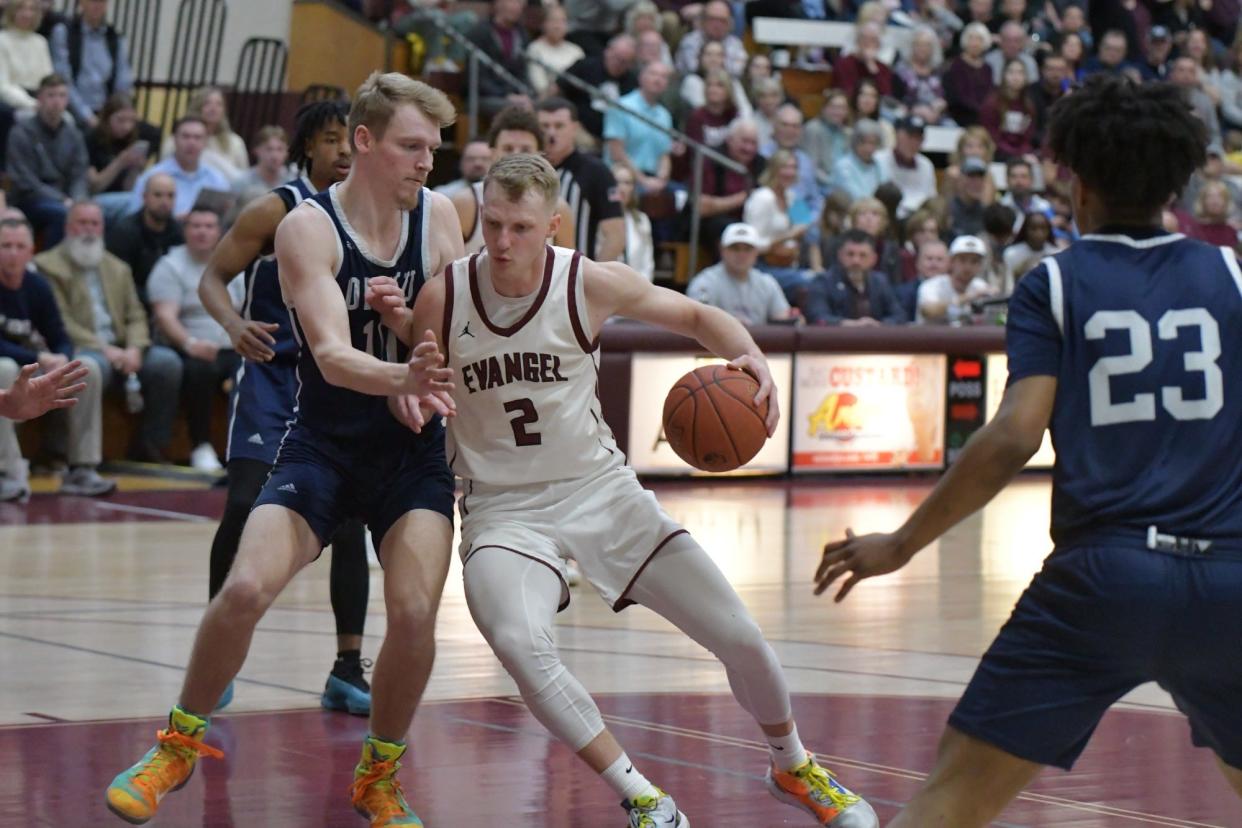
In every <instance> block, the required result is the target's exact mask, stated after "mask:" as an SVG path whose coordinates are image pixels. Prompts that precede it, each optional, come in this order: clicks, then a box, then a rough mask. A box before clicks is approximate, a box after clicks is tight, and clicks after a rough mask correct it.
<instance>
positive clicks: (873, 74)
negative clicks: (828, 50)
mask: <svg viewBox="0 0 1242 828" xmlns="http://www.w3.org/2000/svg"><path fill="white" fill-rule="evenodd" d="M832 78H833V84H834V85H835V86H836V87H837V88H838V89H844V90H845V92H846V94H847V95H853V94H854V90H855V89H856V88H857V87H858V82H859V81H860V80H862V79H863V78H870V79H871V80H873V81H875V85H876V87H877V88H878V89H879V90H880V94H881V95H884V96H889V95H892V94H893V70H892V69H890V68H889V67H888V66H887V65H886V64H885V63H883V62H882V61H881V60H880V28H879V27H878V26H876V25H875V24H874V23H865V24H863V25H862V26H859V27H858V32H857V34H856V35H855V37H854V51H852V52H850V53H849V54H844V55H842V56H841V57H839V58H837V62H836V65H835V66H833V67H832Z"/></svg>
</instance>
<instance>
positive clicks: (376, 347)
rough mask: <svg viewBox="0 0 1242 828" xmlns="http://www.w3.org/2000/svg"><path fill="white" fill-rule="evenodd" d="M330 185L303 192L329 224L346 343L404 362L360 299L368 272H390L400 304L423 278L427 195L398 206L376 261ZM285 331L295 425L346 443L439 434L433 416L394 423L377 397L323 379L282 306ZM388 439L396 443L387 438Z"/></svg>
mask: <svg viewBox="0 0 1242 828" xmlns="http://www.w3.org/2000/svg"><path fill="white" fill-rule="evenodd" d="M337 186H338V185H336V184H333V185H332V186H331V187H329V188H328V189H327V190H324V191H323V192H321V193H317V194H316V195H313V196H311V197H310V198H308V199H307V202H308V203H310V204H312V205H313V206H315V207H316V208H318V209H320V210H322V211H323V212H324V213H325V214H326V215H327V216H328V218H329V219H331V220H332V224H333V226H334V227H335V228H336V240H337V250H338V261H339V262H340V266H339V267H338V268H337V271H336V283H337V286H338V287H339V288H340V290H341V296H342V297H343V298H344V300H345V306H346V308H347V309H348V311H349V333H350V339H351V342H352V343H353V346H354V347H355V348H357V349H358V350H360V351H365V352H366V353H368V354H370V355H371V356H373V357H375V358H377V359H382V360H384V361H386V362H406V361H407V360H408V359H409V358H410V349H409V348H408V347H407V346H406V345H404V344H403V343H402V342H401V341H400V340H399V339H397V337H396V335H394V334H393V333H392V331H390V330H388V329H387V328H385V327H384V325H383V323H382V322H381V321H380V316H379V314H378V313H376V312H375V311H374V310H372V309H371V307H370V306H369V305H367V303H366V285H367V281H368V280H370V279H371V278H372V277H375V276H391V277H392V278H393V279H395V280H396V281H397V284H399V285H401V287H402V289H403V290H404V291H405V298H406V304H407V305H409V306H410V307H413V305H414V298H415V297H416V296H417V295H418V291H419V290H420V289H421V288H422V286H423V283H424V282H425V281H426V279H427V275H428V270H429V267H430V264H429V262H428V260H427V256H428V255H429V248H428V244H427V224H428V222H427V197H426V194H425V193H423V194H421V195H420V197H419V203H418V206H417V207H415V208H414V209H413V210H410V211H409V212H406V213H403V214H402V218H401V222H402V228H401V241H400V242H399V243H398V245H397V252H396V254H395V255H394V257H393V258H392V259H391V260H388V261H384V260H382V259H379V258H378V257H376V256H375V255H374V254H372V253H371V252H370V251H369V250H368V249H367V248H366V243H365V242H364V241H362V239H361V238H360V237H359V236H358V234H357V233H355V232H354V230H353V228H352V227H351V226H350V224H349V219H348V218H347V217H346V216H345V213H344V211H343V210H342V209H341V205H340V202H338V201H337V198H336V191H337ZM290 314H291V316H292V319H293V330H294V334H295V336H297V338H298V344H299V346H301V347H300V350H299V353H298V380H299V387H298V403H297V405H298V407H297V424H298V425H299V426H303V427H305V428H307V429H309V430H311V431H312V432H314V433H316V434H320V435H323V436H327V437H330V438H335V439H338V440H341V441H345V442H348V443H350V444H359V443H365V444H370V445H374V444H376V443H390V444H391V445H394V446H396V445H400V444H404V443H406V442H408V441H409V440H411V439H422V440H430V439H432V438H434V437H437V436H439V435H440V432H441V428H440V425H439V423H438V422H437V423H436V424H435V425H434V426H433V427H431V428H424V429H423V431H422V433H421V435H415V434H414V432H412V431H410V430H409V429H407V428H406V427H405V426H403V425H401V424H400V423H398V422H397V421H396V419H394V418H393V416H392V414H391V413H390V412H389V411H388V404H387V401H386V400H385V398H384V397H376V396H371V395H369V394H359V393H358V392H357V391H351V390H349V389H347V388H342V387H339V386H335V385H332V384H330V383H329V382H328V381H327V380H325V379H324V378H323V374H322V373H321V372H320V371H319V366H318V365H317V364H316V363H315V357H314V355H313V354H312V353H311V350H310V347H309V346H307V345H306V337H305V335H304V333H303V330H302V326H301V324H300V323H299V321H298V312H297V308H292V309H290ZM391 441H396V442H391Z"/></svg>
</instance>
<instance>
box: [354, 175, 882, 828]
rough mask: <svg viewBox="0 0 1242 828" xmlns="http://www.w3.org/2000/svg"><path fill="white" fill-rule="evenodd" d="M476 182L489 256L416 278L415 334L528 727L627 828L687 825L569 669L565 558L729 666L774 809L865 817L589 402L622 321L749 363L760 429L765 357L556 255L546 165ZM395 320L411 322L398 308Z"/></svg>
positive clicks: (651, 289)
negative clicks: (446, 416)
mask: <svg viewBox="0 0 1242 828" xmlns="http://www.w3.org/2000/svg"><path fill="white" fill-rule="evenodd" d="M485 182H486V184H485V187H484V201H483V235H484V237H485V240H486V249H485V250H484V251H483V252H481V253H478V254H475V255H474V256H471V257H469V258H463V259H460V260H458V261H456V262H454V263H453V265H452V266H451V267H450V268H448V270H446V271H445V276H444V278H442V279H436V280H434V281H432V282H430V283H428V285H427V287H426V288H425V289H424V290H423V292H422V293H421V294H420V295H419V297H418V301H417V303H416V304H415V307H414V319H413V320H412V322H413V326H412V328H408V329H407V330H408V333H407V335H408V336H412V333H413V331H424V330H428V329H431V330H434V331H435V332H436V334H437V337H438V339H439V341H440V342H441V345H442V348H443V349H444V352H445V355H446V357H447V359H448V366H449V368H450V369H451V370H452V371H453V378H454V384H455V386H456V393H455V395H454V396H455V400H456V405H457V415H456V417H455V418H454V419H453V421H452V422H451V423H450V425H449V434H448V451H449V456H450V457H451V458H452V460H451V463H452V466H453V470H454V471H455V472H456V473H457V474H458V475H459V476H460V477H461V478H463V480H464V485H465V489H464V491H465V494H464V496H463V497H462V498H461V501H460V502H459V504H458V506H459V510H460V513H461V518H462V538H461V547H460V550H461V556H462V559H463V561H464V577H465V591H466V600H467V602H468V604H469V606H470V612H471V614H472V615H473V616H474V620H475V622H476V623H477V624H478V626H479V629H480V630H481V631H482V633H483V635H484V636H485V637H486V638H487V640H488V643H489V644H490V645H491V647H492V649H493V650H494V651H495V653H496V655H497V657H499V659H500V661H501V663H503V664H504V666H505V669H506V670H508V671H509V674H510V675H511V676H513V679H514V680H515V681H516V682H517V685H518V688H519V690H520V691H521V694H522V698H523V699H525V701H526V703H527V705H528V706H529V708H530V710H531V712H532V713H533V714H534V715H535V717H536V718H538V719H539V721H540V722H542V723H543V725H544V726H545V727H547V728H548V730H550V731H551V732H552V733H553V734H555V735H556V736H557V737H558V738H559V739H560V740H561V741H562V742H564V743H565V744H566V745H568V746H569V747H570V749H572V750H574V751H575V752H577V754H578V756H580V757H581V758H582V760H583V761H584V762H586V763H587V765H589V766H590V767H591V769H592V770H593V771H595V772H596V773H598V774H599V775H600V776H601V777H603V779H604V781H605V782H606V783H607V784H608V785H609V786H611V787H612V789H613V790H614V791H615V792H616V794H617V796H618V798H620V799H621V800H623V805H624V807H625V808H626V810H627V812H628V823H627V824H628V825H629V826H631V828H638V826H657V825H658V826H665V825H668V826H682V827H683V828H684V826H687V825H689V820H688V819H687V818H686V817H685V816H684V815H683V814H682V813H681V812H680V811H678V809H677V806H676V804H674V802H673V798H672V797H671V796H669V795H668V794H666V793H665V792H664V791H662V790H660V789H659V788H657V787H656V786H655V785H653V784H652V783H651V782H649V781H648V780H647V779H646V777H644V776H643V774H642V772H641V771H640V770H639V769H638V768H637V767H636V766H635V764H634V763H633V762H632V761H631V759H630V758H629V757H628V756H626V754H625V751H624V750H623V749H622V747H621V745H620V744H619V743H618V742H617V740H616V738H614V736H613V735H612V733H610V732H609V731H608V730H606V729H605V728H604V723H603V720H602V719H601V717H600V713H599V709H598V708H597V707H596V705H595V702H594V701H592V699H591V697H590V696H589V695H588V694H587V691H586V690H585V689H583V687H582V685H581V684H579V683H578V680H577V679H576V678H574V677H573V675H571V674H570V672H569V671H568V670H567V669H566V668H565V666H564V665H563V664H562V663H561V660H560V657H559V655H558V653H557V650H556V645H555V639H554V634H553V622H554V619H555V616H556V613H557V612H558V611H559V610H561V609H564V608H565V606H566V605H567V604H568V598H569V592H568V589H567V587H566V584H565V558H566V557H569V556H573V557H575V558H576V559H577V560H578V563H579V564H580V565H581V567H582V572H583V574H584V576H585V577H586V578H587V580H589V581H590V582H591V584H592V585H593V586H594V587H595V589H596V591H597V592H599V594H600V595H601V597H603V599H604V600H605V601H606V602H608V604H610V605H611V606H612V607H613V608H614V609H617V610H620V609H623V608H624V607H626V606H627V605H629V604H633V603H641V604H643V605H644V606H647V607H649V608H650V609H652V610H654V611H655V612H657V613H659V614H660V615H662V616H664V617H665V618H667V619H668V620H669V621H671V622H672V623H673V624H675V625H676V626H677V627H678V628H679V629H681V630H682V631H683V632H685V633H686V634H687V635H689V636H690V637H691V638H692V639H694V640H695V641H697V642H698V643H699V644H701V645H703V646H704V647H706V648H707V649H709V650H711V651H712V652H713V653H715V654H716V656H717V657H718V658H719V659H720V660H721V661H722V662H724V665H725V669H726V671H727V672H728V676H729V682H730V685H731V686H732V688H733V691H734V695H735V696H736V697H737V699H738V701H739V702H740V703H741V704H742V706H743V707H745V708H746V710H747V711H748V712H749V713H750V714H751V715H752V716H754V717H755V720H756V721H757V722H758V723H759V725H760V726H761V728H762V730H763V732H764V735H765V737H766V739H767V742H768V744H769V745H771V753H772V764H771V767H770V768H769V775H768V787H769V789H770V790H771V791H772V792H773V793H774V794H775V795H776V796H777V797H778V798H779V799H781V800H782V801H784V802H788V803H790V804H793V805H797V806H800V807H802V808H805V809H806V810H808V811H810V812H811V813H812V814H813V815H814V816H815V819H816V821H817V822H818V823H820V824H824V825H831V826H834V828H847V826H848V828H864V827H865V828H871V827H872V826H875V825H877V822H876V817H875V813H874V811H872V809H871V807H870V806H869V805H867V803H866V802H864V801H863V800H861V799H860V798H859V797H857V796H855V795H854V794H852V793H850V792H849V791H848V790H846V789H845V788H844V787H843V786H842V785H841V784H840V783H839V782H837V781H836V780H835V779H833V777H832V776H831V775H830V774H829V773H828V771H827V770H825V769H824V768H822V767H821V766H820V765H818V764H817V763H816V762H815V760H814V758H813V757H812V755H811V754H810V753H808V752H806V751H805V750H804V749H803V747H802V743H801V742H800V741H799V739H798V731H797V728H796V727H795V726H794V722H793V718H792V716H791V712H790V705H789V692H788V689H787V687H786V683H785V678H784V675H783V674H782V672H781V668H780V664H779V662H778V661H777V658H776V654H775V653H774V652H773V651H772V648H771V647H770V646H769V645H768V643H767V642H766V641H765V640H764V638H763V635H762V633H761V632H760V631H759V627H758V626H757V625H756V624H755V622H754V621H753V620H752V619H751V617H750V615H749V613H748V612H747V611H746V607H745V606H743V604H742V602H741V599H739V598H738V596H737V594H736V593H735V592H734V591H733V589H732V587H730V586H729V583H728V581H726V580H725V578H724V576H723V575H722V574H721V572H720V570H718V569H717V568H716V566H715V564H714V563H712V561H711V559H710V558H709V557H708V556H707V554H706V553H705V552H704V551H703V549H702V548H701V547H699V545H698V544H697V543H695V541H694V540H693V539H692V538H691V537H690V535H689V534H687V532H686V530H685V529H683V528H682V527H680V526H678V525H677V524H676V523H675V522H674V521H673V520H672V518H670V517H669V516H668V515H667V514H666V513H665V512H664V510H663V509H661V508H660V505H659V504H658V503H657V502H656V500H655V497H654V496H653V495H652V494H651V493H650V492H648V491H647V490H645V489H644V488H643V487H642V486H641V485H640V484H639V482H638V478H637V477H636V476H635V474H634V472H633V470H632V469H630V468H629V466H627V465H626V463H625V458H624V457H623V456H622V454H621V452H620V450H619V449H618V448H617V445H616V443H615V441H614V440H613V436H612V433H611V432H610V431H609V429H608V427H607V426H606V425H605V424H604V422H603V418H602V414H601V411H600V405H599V399H598V397H597V395H596V385H597V383H598V381H599V373H598V368H599V340H598V338H597V336H596V334H597V332H598V331H599V330H600V328H601V327H602V326H603V324H604V321H605V320H606V319H608V318H609V317H611V316H613V315H614V314H620V315H623V316H626V317H629V318H631V319H638V320H642V321H645V322H649V323H651V324H654V325H659V326H661V327H663V328H667V329H669V330H672V331H675V332H677V333H681V334H684V335H685V336H690V337H694V338H695V339H697V340H698V341H699V342H700V343H702V344H703V346H704V347H706V348H707V349H708V350H709V351H711V352H713V353H715V354H719V355H721V356H722V357H724V358H727V359H730V360H732V363H733V364H734V365H735V366H737V367H739V368H744V369H747V370H749V371H752V372H753V373H754V374H755V376H756V377H757V378H758V379H759V382H760V389H759V393H758V396H757V399H759V400H762V399H763V398H771V399H772V406H771V413H770V414H769V417H768V422H767V426H768V431H769V433H771V431H772V430H773V429H775V428H776V423H777V420H778V418H779V412H778V411H777V409H776V405H775V398H774V397H772V390H773V388H772V377H771V374H770V373H769V371H768V364H767V361H766V360H765V359H764V356H763V354H762V353H761V352H760V351H759V348H758V347H757V346H756V345H755V343H754V341H753V340H752V339H751V337H750V335H749V334H748V333H747V332H746V329H745V328H743V327H742V325H741V324H740V323H739V322H737V321H736V320H734V319H733V318H732V317H731V316H729V315H728V314H726V313H724V312H723V311H720V310H717V309H714V308H709V307H707V306H706V305H701V304H699V303H697V302H693V301H691V300H689V299H687V298H685V297H684V296H681V295H680V294H677V293H673V292H672V291H669V290H665V289H662V288H657V287H655V286H653V285H652V284H651V283H650V282H648V281H647V280H646V279H645V278H644V277H642V276H640V275H639V274H638V273H637V272H635V271H634V270H633V269H632V268H630V267H628V266H626V265H623V264H620V263H616V262H609V263H599V262H593V261H591V260H590V259H587V258H584V257H583V256H582V255H581V254H580V253H578V252H577V251H575V250H569V249H565V248H559V247H549V246H548V245H547V244H546V243H545V239H546V238H548V236H549V235H551V234H552V233H553V232H554V231H555V229H556V223H557V221H558V218H557V216H556V213H555V210H554V208H555V205H556V199H557V195H558V193H559V190H560V181H559V178H558V176H557V174H556V171H555V170H553V168H552V166H551V165H550V164H549V163H548V162H547V161H546V160H545V159H543V158H541V157H539V156H535V155H514V156H510V157H508V158H504V159H501V160H499V161H497V162H496V163H495V164H494V165H493V166H492V168H491V171H490V172H489V173H488V175H487V178H486V179H485ZM384 290H385V291H386V292H387V297H384V298H381V299H380V301H381V302H383V301H388V300H389V299H388V297H391V298H392V299H395V295H394V294H395V288H394V287H391V286H390V287H388V288H385V289H384ZM379 293H380V289H379V288H377V290H376V295H377V296H379ZM398 311H399V309H398ZM399 314H400V311H399ZM393 322H394V324H396V325H398V326H400V325H406V326H408V325H409V320H405V319H404V318H402V316H401V315H397V316H395V317H394V319H393ZM398 411H399V413H400V414H405V413H406V412H407V411H409V406H408V404H407V403H406V402H400V403H398ZM412 424H413V425H418V422H417V418H415V419H414V421H413V423H412ZM689 585H693V586H694V589H692V590H691V589H687V587H688V586H689Z"/></svg>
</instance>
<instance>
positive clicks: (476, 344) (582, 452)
mask: <svg viewBox="0 0 1242 828" xmlns="http://www.w3.org/2000/svg"><path fill="white" fill-rule="evenodd" d="M547 251H548V253H547V264H546V266H545V268H544V273H543V283H542V284H541V285H540V287H539V289H538V291H537V292H536V293H535V295H534V297H533V298H532V297H530V296H526V297H521V298H518V299H510V298H508V297H504V296H500V295H499V294H498V293H497V292H496V290H495V288H494V287H493V286H492V280H491V275H490V267H489V260H488V256H487V253H486V251H484V252H483V253H476V254H475V255H473V256H468V257H466V258H464V259H458V260H457V261H456V262H454V263H453V264H452V265H451V266H450V267H449V269H448V270H447V271H446V273H445V276H444V278H445V280H446V284H445V303H444V327H443V330H442V331H441V338H442V340H443V342H444V346H445V352H446V354H447V357H448V364H449V367H450V368H452V369H453V382H454V383H455V384H456V386H457V390H456V391H455V392H454V395H453V396H454V400H455V401H456V403H457V416H456V417H453V418H450V419H449V420H448V457H449V465H450V466H452V468H453V471H454V472H455V473H456V474H457V475H458V476H460V477H462V478H464V479H466V480H471V481H477V482H478V483H481V484H484V485H504V486H512V485H523V484H529V483H542V482H546V481H550V480H566V479H571V478H578V477H589V476H593V475H596V474H598V473H600V472H602V471H605V470H606V469H608V468H610V467H613V466H618V465H621V464H622V463H624V462H625V457H624V456H623V455H622V454H621V450H620V449H619V448H618V447H617V444H616V441H615V440H614V439H613V436H612V430H611V429H609V428H608V425H607V424H606V423H605V422H604V417H603V413H602V412H601V410H600V401H599V395H598V385H599V340H598V338H597V339H596V340H595V341H594V342H592V341H590V340H589V339H588V338H587V335H586V330H587V322H588V320H587V318H586V314H585V310H586V301H585V298H584V296H585V293H584V289H583V284H582V282H583V280H582V279H581V278H580V273H579V268H580V267H581V264H580V263H581V261H582V254H580V253H578V252H577V251H576V250H568V249H565V248H560V247H548V248H547Z"/></svg>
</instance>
